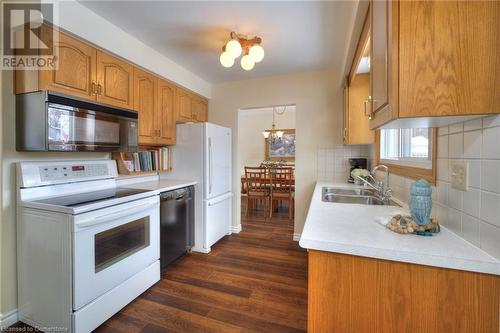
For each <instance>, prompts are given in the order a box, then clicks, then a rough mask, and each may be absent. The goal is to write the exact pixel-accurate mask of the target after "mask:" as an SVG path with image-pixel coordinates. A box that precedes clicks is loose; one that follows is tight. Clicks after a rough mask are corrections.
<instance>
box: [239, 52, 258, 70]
mask: <svg viewBox="0 0 500 333" xmlns="http://www.w3.org/2000/svg"><path fill="white" fill-rule="evenodd" d="M254 66H255V61H253V59H252V57H250V55H249V54H247V55H244V56H243V57H242V58H241V68H243V69H244V70H246V71H249V70H251V69H252V68H253V67H254Z"/></svg>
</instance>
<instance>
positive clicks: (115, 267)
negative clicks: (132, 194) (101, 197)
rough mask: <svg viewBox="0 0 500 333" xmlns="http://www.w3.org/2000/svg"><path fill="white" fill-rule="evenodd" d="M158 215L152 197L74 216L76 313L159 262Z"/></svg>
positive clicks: (74, 294) (74, 290)
mask: <svg viewBox="0 0 500 333" xmlns="http://www.w3.org/2000/svg"><path fill="white" fill-rule="evenodd" d="M159 214H160V213H159V198H158V196H153V197H149V198H145V199H140V200H135V201H131V202H127V203H125V204H120V205H116V206H112V207H109V208H104V209H99V210H97V211H93V212H89V213H85V214H82V215H77V216H75V228H74V233H73V310H74V311H76V310H78V309H80V308H81V307H82V306H84V305H86V304H88V303H90V302H91V301H93V300H94V299H96V298H98V297H99V296H101V295H103V294H104V293H106V292H107V291H109V290H111V289H113V288H114V287H116V286H118V285H119V284H120V283H122V282H124V281H125V280H127V279H128V278H130V277H132V276H133V275H135V274H137V273H139V272H140V271H142V270H143V269H144V268H146V267H148V266H150V265H151V264H152V263H154V262H155V261H156V260H159V258H160V244H159V243H160V225H159V223H160V222H159V221H160V216H159Z"/></svg>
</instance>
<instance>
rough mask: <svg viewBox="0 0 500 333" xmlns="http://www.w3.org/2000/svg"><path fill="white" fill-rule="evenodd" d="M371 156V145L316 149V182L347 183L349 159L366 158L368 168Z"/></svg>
mask: <svg viewBox="0 0 500 333" xmlns="http://www.w3.org/2000/svg"><path fill="white" fill-rule="evenodd" d="M372 154H373V145H352V146H347V145H337V146H332V147H322V148H318V163H317V166H318V170H317V173H318V174H317V179H318V181H328V182H336V183H337V182H338V183H347V178H348V177H349V158H366V159H367V160H368V167H370V159H371V156H372Z"/></svg>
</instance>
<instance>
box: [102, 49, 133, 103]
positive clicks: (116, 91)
mask: <svg viewBox="0 0 500 333" xmlns="http://www.w3.org/2000/svg"><path fill="white" fill-rule="evenodd" d="M133 82H134V67H133V66H132V65H131V64H129V63H127V62H126V61H123V60H120V59H118V58H116V57H113V56H112V55H110V54H108V53H105V52H102V51H99V50H98V51H97V84H98V88H97V91H98V94H97V101H98V102H101V103H105V104H110V105H114V106H118V107H122V108H125V109H132V108H133V107H134V103H133V98H134V96H133V91H134V90H133Z"/></svg>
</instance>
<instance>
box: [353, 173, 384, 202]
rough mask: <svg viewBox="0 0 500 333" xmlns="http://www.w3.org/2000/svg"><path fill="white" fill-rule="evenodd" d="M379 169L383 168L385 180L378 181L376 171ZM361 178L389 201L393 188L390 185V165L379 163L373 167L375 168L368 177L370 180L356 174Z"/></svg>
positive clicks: (382, 197)
mask: <svg viewBox="0 0 500 333" xmlns="http://www.w3.org/2000/svg"><path fill="white" fill-rule="evenodd" d="M379 169H383V170H384V172H385V181H377V179H376V178H375V177H376V172H377V171H378V170H379ZM356 177H357V178H358V179H359V180H361V181H363V182H364V183H365V184H367V185H368V186H370V187H371V188H372V189H374V190H375V191H377V194H378V195H379V196H380V198H381V199H382V200H383V201H389V200H390V199H391V196H392V190H391V189H390V187H389V167H388V166H387V165H383V164H380V165H377V166H376V167H374V168H373V170H372V171H371V172H370V175H368V178H369V179H370V181H368V180H366V179H365V178H363V177H361V176H356Z"/></svg>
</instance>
